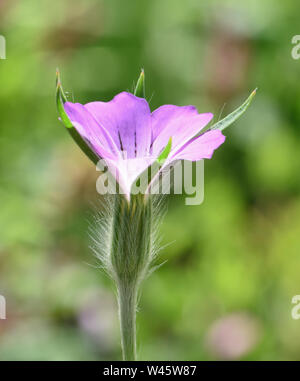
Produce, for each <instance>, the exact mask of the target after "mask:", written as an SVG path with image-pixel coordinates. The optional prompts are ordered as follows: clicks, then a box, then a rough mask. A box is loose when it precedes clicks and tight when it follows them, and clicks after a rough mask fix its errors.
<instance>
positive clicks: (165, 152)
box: [157, 137, 172, 164]
mask: <svg viewBox="0 0 300 381" xmlns="http://www.w3.org/2000/svg"><path fill="white" fill-rule="evenodd" d="M171 148H172V137H170V139H169V141H168V143H167V145H166V146H165V148H164V149H163V151H162V153H161V154H160V155H159V156H158V158H157V162H158V164H163V163H164V162H165V160H166V159H167V157H168V156H169V154H170V152H171Z"/></svg>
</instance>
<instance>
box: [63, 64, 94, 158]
mask: <svg viewBox="0 0 300 381" xmlns="http://www.w3.org/2000/svg"><path fill="white" fill-rule="evenodd" d="M65 102H67V97H66V96H65V93H64V91H63V88H62V85H61V81H60V75H59V70H58V69H57V70H56V107H57V111H58V114H59V116H60V118H61V121H62V122H63V124H64V125H65V127H66V129H67V131H68V132H69V134H70V135H71V136H72V138H73V139H74V141H75V143H76V144H77V145H78V146H79V148H80V149H81V150H82V151H83V152H84V153H85V154H86V155H87V157H88V158H89V159H90V160H91V161H92V162H93V163H94V164H97V163H98V161H99V158H98V156H97V155H96V154H95V153H94V151H93V150H92V149H91V148H90V147H89V146H88V144H87V143H86V141H85V140H84V139H82V137H81V136H80V134H79V133H78V132H77V130H76V129H75V128H74V127H73V125H72V123H71V121H70V119H69V117H68V115H67V113H66V112H65V109H64V103H65Z"/></svg>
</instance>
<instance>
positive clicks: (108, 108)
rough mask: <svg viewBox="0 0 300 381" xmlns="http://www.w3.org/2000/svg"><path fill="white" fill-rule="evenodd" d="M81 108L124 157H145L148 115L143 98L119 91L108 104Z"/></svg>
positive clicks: (149, 130)
mask: <svg viewBox="0 0 300 381" xmlns="http://www.w3.org/2000/svg"><path fill="white" fill-rule="evenodd" d="M84 107H85V108H86V109H87V110H88V111H89V112H90V113H91V114H92V115H93V117H94V118H95V120H96V121H97V122H98V124H99V125H101V126H103V128H105V130H106V131H108V132H109V134H110V136H111V137H112V139H113V141H114V142H115V144H116V146H117V147H118V149H119V150H120V151H126V153H127V157H128V158H133V157H142V156H147V155H148V154H149V149H150V143H151V112H150V108H149V105H148V102H147V101H146V100H145V99H143V98H138V97H136V96H134V95H133V94H130V93H127V92H122V93H120V94H118V95H116V96H115V97H114V98H113V99H112V100H111V101H110V102H91V103H87V104H86V105H85V106H84Z"/></svg>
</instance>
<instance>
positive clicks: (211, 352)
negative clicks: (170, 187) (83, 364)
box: [0, 0, 300, 360]
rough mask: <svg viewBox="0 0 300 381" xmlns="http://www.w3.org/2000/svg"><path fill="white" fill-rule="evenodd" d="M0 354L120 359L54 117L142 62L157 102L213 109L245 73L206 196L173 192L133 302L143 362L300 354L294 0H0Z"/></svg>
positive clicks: (77, 183) (83, 209)
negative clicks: (0, 310) (190, 199)
mask: <svg viewBox="0 0 300 381" xmlns="http://www.w3.org/2000/svg"><path fill="white" fill-rule="evenodd" d="M0 34H2V35H3V36H4V37H5V38H6V44H7V48H6V57H7V59H6V60H0V84H1V86H0V200H1V206H0V210H1V212H0V294H2V295H4V296H5V297H6V301H7V319H6V320H0V359H1V360H101V359H103V360H105V359H106V360H110V359H120V357H121V352H120V345H119V341H120V339H119V327H118V321H117V312H116V301H115V292H114V289H113V287H112V285H111V282H110V281H109V279H107V277H106V276H105V275H104V274H103V273H102V272H101V270H100V269H98V268H97V266H98V263H97V261H96V259H95V258H94V256H93V254H92V252H91V251H90V249H89V237H88V225H89V220H90V219H91V217H90V216H91V213H92V212H91V211H92V204H94V203H95V202H97V199H98V198H99V196H98V195H97V193H96V187H95V184H96V180H97V178H98V176H99V173H97V172H96V171H95V168H94V166H93V165H92V164H91V163H90V162H89V161H88V159H86V158H85V157H84V155H83V154H82V153H81V151H80V150H79V149H78V148H77V146H76V145H75V144H74V143H73V141H72V140H71V139H70V137H69V136H68V134H67V133H66V131H65V130H64V128H63V126H62V125H61V124H60V122H59V121H58V120H57V114H56V109H55V102H54V92H55V69H56V67H59V68H60V71H61V74H62V81H63V84H64V88H65V90H67V91H68V95H69V99H70V100H73V99H76V101H79V102H82V103H85V102H89V101H92V100H105V101H107V100H110V99H111V98H112V97H113V96H114V95H115V94H116V93H118V92H120V91H123V90H129V91H131V90H132V88H133V82H134V81H135V80H136V79H137V77H138V75H139V72H140V69H141V67H144V68H145V72H146V87H147V90H146V92H147V98H148V100H149V101H150V106H151V108H152V109H154V108H156V107H158V106H159V105H162V104H165V103H171V104H177V105H186V104H193V105H195V106H196V107H197V108H198V110H199V112H208V111H211V112H213V113H214V114H215V120H217V119H218V118H219V116H220V115H222V116H224V115H226V114H227V113H229V112H231V111H232V110H233V109H234V108H235V107H237V106H238V105H239V104H240V103H241V102H242V101H243V100H244V99H245V98H246V97H247V96H248V94H249V93H250V91H251V90H253V89H254V88H255V87H258V88H259V91H258V93H257V96H256V98H255V100H254V102H253V103H252V105H251V106H250V108H249V109H248V111H247V113H246V114H245V115H244V116H243V117H242V118H241V119H239V121H238V122H236V123H235V124H234V125H233V126H232V127H230V128H229V129H228V130H226V131H225V135H226V136H227V140H226V143H225V144H224V145H223V146H222V147H221V148H220V149H219V150H218V151H217V152H216V153H215V155H214V157H213V159H212V160H210V161H209V160H207V161H206V162H205V200H204V203H203V204H202V205H199V206H194V207H191V206H186V205H185V203H184V198H183V197H179V196H178V197H170V200H169V206H168V213H167V216H166V218H165V219H164V222H163V225H162V227H161V234H162V241H163V244H168V245H167V246H166V247H165V248H164V249H163V250H162V252H161V260H162V261H164V260H168V261H167V263H166V264H165V265H164V266H162V267H161V268H160V269H159V270H158V271H157V272H155V273H154V274H153V275H152V276H151V277H150V278H149V279H148V280H147V281H146V282H145V283H144V287H143V293H142V297H141V300H140V309H139V313H138V352H139V359H141V360H145V359H147V360H210V359H234V360H239V359H246V360H300V321H299V320H293V319H292V317H291V309H292V306H293V305H292V303H291V299H292V297H293V296H294V295H297V294H300V261H299V257H300V194H299V191H300V176H299V174H300V149H299V148H300V133H299V131H300V128H299V126H300V87H299V78H300V60H299V61H297V60H294V59H293V58H292V56H291V50H292V47H293V45H292V44H291V39H292V37H293V36H294V35H296V34H300V27H299V2H298V1H297V0H294V1H291V0H286V1H285V2H279V1H274V0H264V1H260V0H247V1H244V2H241V1H237V0H232V1H230V0H229V1H217V0H214V1H211V0H210V1H199V0H186V1H181V0H151V1H149V0H129V1H124V0H103V1H101V0H98V1H96V0H84V1H83V0H81V1H71V0H63V1H58V0H40V1H34V0H27V1H20V0H9V1H8V0H7V1H1V2H0Z"/></svg>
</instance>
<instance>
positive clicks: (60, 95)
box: [56, 69, 74, 128]
mask: <svg viewBox="0 0 300 381" xmlns="http://www.w3.org/2000/svg"><path fill="white" fill-rule="evenodd" d="M65 102H67V98H66V96H65V93H64V91H63V88H62V85H61V82H60V75H59V70H58V69H56V107H57V111H58V114H59V116H60V118H61V120H62V122H63V124H64V125H65V126H66V127H67V128H74V127H73V126H72V123H71V121H70V119H69V117H68V115H67V114H66V112H65V109H64V103H65Z"/></svg>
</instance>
